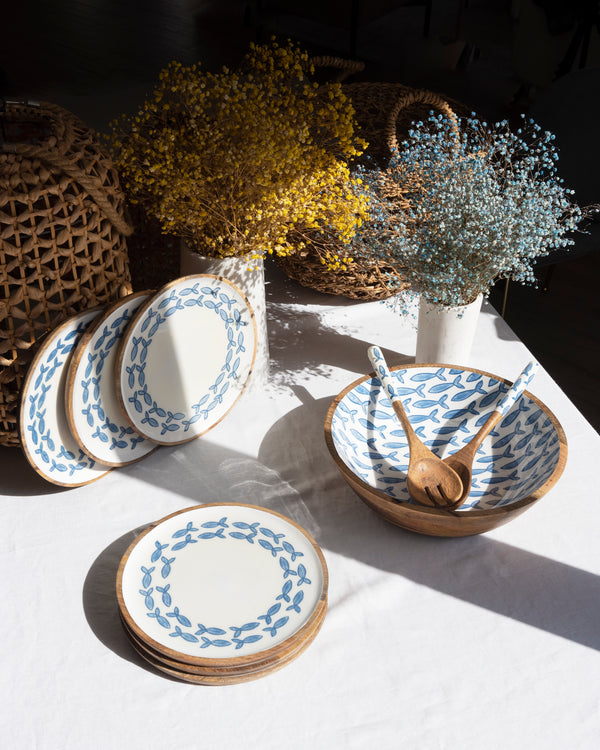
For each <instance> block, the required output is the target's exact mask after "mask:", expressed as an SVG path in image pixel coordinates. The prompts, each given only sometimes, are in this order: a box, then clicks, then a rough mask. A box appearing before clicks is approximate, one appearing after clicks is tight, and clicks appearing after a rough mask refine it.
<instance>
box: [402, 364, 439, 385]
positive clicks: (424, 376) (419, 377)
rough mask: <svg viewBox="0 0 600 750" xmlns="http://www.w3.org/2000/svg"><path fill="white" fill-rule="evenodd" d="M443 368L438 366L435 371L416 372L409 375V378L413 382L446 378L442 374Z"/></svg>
mask: <svg viewBox="0 0 600 750" xmlns="http://www.w3.org/2000/svg"><path fill="white" fill-rule="evenodd" d="M444 372H445V371H444V368H443V367H440V369H439V370H436V371H435V372H418V373H417V374H416V375H411V377H410V380H412V381H413V382H415V383H420V382H423V381H427V380H434V379H437V380H444V381H445V380H446V378H445V375H444Z"/></svg>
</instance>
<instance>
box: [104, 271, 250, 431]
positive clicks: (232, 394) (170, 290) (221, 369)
mask: <svg viewBox="0 0 600 750" xmlns="http://www.w3.org/2000/svg"><path fill="white" fill-rule="evenodd" d="M255 351H256V324H255V322H254V315H253V313H252V310H251V309H250V307H249V305H248V302H247V300H246V298H245V297H244V296H243V294H242V293H241V292H240V291H239V290H238V289H237V287H235V286H233V284H230V283H229V282H228V281H226V280H225V279H222V278H219V277H217V276H208V275H206V276H204V275H197V276H185V277H183V278H180V279H176V280H175V281H173V282H171V283H170V284H167V285H166V286H165V287H163V288H162V289H161V291H160V292H158V294H157V295H156V296H154V297H153V298H151V299H150V300H148V301H147V302H146V303H145V304H143V305H142V306H141V307H140V309H139V310H138V312H137V313H136V315H135V318H134V319H133V321H132V323H131V325H130V326H129V327H128V329H127V332H126V334H125V336H124V337H123V340H122V342H121V345H120V348H119V353H118V364H117V368H118V374H117V392H118V395H119V398H120V401H121V405H122V408H123V410H124V411H125V413H126V415H127V417H128V419H129V420H130V421H131V424H132V425H133V427H135V429H136V430H137V431H138V432H139V433H140V434H142V435H144V436H145V437H147V438H148V439H150V440H153V441H154V442H156V443H160V444H163V445H168V444H172V443H183V442H185V441H187V440H192V439H193V438H195V437H198V435H201V434H202V433H204V432H206V431H207V430H209V429H210V428H211V427H213V426H214V425H215V424H217V422H219V421H220V420H221V419H222V418H223V417H224V416H225V415H226V414H227V412H228V411H229V410H230V409H231V408H232V406H233V405H234V403H235V402H236V401H237V399H238V398H239V396H240V395H241V393H242V390H243V388H244V386H245V384H246V381H247V379H248V377H249V375H250V372H251V370H252V365H253V363H254V355H255Z"/></svg>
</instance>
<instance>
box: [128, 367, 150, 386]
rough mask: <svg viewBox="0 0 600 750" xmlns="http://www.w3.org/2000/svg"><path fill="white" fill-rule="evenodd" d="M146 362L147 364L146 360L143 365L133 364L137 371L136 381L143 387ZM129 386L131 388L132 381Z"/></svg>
mask: <svg viewBox="0 0 600 750" xmlns="http://www.w3.org/2000/svg"><path fill="white" fill-rule="evenodd" d="M147 364H148V363H147V362H144V364H143V365H135V369H136V370H137V373H138V383H139V384H140V387H141V388H144V386H145V385H146V365H147ZM130 387H131V388H133V383H132V384H131V386H130Z"/></svg>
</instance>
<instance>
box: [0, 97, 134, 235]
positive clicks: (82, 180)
mask: <svg viewBox="0 0 600 750" xmlns="http://www.w3.org/2000/svg"><path fill="white" fill-rule="evenodd" d="M6 104H10V105H14V106H17V107H25V108H35V109H36V111H37V112H39V113H40V114H42V116H46V117H47V119H48V120H50V122H51V123H52V128H53V132H52V135H50V137H49V138H48V139H47V140H46V141H45V142H44V143H42V144H35V145H34V144H28V143H16V144H15V143H7V142H3V143H1V144H0V151H7V152H9V153H13V154H18V155H19V156H23V157H25V158H27V159H39V160H40V161H43V162H44V163H45V164H47V165H48V166H51V167H55V168H57V169H59V170H61V171H62V172H64V173H65V174H67V175H68V176H69V177H71V178H72V179H73V180H74V181H76V182H77V183H78V184H79V185H80V186H81V187H82V188H83V189H84V190H85V191H86V193H88V195H89V196H90V197H91V198H92V200H93V201H94V203H95V204H96V205H97V206H98V208H100V210H101V211H102V213H103V214H104V216H106V218H107V219H108V220H109V221H110V223H111V224H112V225H113V226H114V227H115V229H116V230H117V231H118V232H120V233H121V234H122V235H124V236H129V235H130V234H132V232H133V227H131V226H130V224H128V222H127V221H125V219H124V218H123V216H122V215H121V214H120V213H119V212H118V211H117V210H116V209H115V207H114V206H113V205H112V203H111V202H110V201H109V200H108V199H107V198H106V196H105V195H104V193H103V191H102V190H101V186H100V185H99V181H98V180H97V179H95V178H94V177H93V176H91V175H87V174H85V172H84V171H83V170H82V169H81V167H79V166H78V164H77V158H73V157H69V156H68V152H69V149H70V148H71V146H72V144H73V142H74V140H75V128H74V125H73V123H74V120H73V119H72V118H71V117H68V116H65V110H63V109H62V108H61V107H59V106H57V105H55V104H51V103H48V102H43V103H39V104H38V103H37V102H6Z"/></svg>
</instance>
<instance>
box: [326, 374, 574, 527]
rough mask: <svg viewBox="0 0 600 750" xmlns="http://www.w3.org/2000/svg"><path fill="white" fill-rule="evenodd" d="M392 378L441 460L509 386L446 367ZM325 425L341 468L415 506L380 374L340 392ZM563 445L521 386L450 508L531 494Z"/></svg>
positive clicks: (403, 446)
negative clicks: (466, 491)
mask: <svg viewBox="0 0 600 750" xmlns="http://www.w3.org/2000/svg"><path fill="white" fill-rule="evenodd" d="M392 376H393V381H394V384H395V389H396V392H397V393H398V395H399V396H400V397H401V399H402V403H403V405H404V408H405V410H406V412H407V414H408V418H409V420H410V422H411V424H412V426H413V427H414V429H415V432H416V433H417V435H418V436H419V438H420V439H421V440H422V441H423V443H425V445H426V446H428V447H429V448H430V449H431V450H432V451H433V452H434V453H435V454H436V455H438V456H439V457H440V458H444V457H445V456H448V455H450V454H452V453H454V452H456V451H457V450H459V449H460V448H462V447H463V445H464V444H465V443H467V442H468V441H469V440H470V439H471V438H472V437H473V436H474V435H475V434H476V433H477V432H478V431H479V429H480V427H481V426H482V425H483V424H484V422H485V421H486V420H487V418H488V417H489V415H490V414H491V412H492V411H493V410H494V407H495V406H496V404H498V403H499V402H500V401H501V399H502V397H503V395H504V394H505V393H506V391H507V390H508V389H509V387H510V385H511V384H510V383H509V382H508V381H506V380H503V379H502V378H499V377H496V376H494V375H492V374H490V373H486V372H482V371H479V370H472V369H463V368H455V367H450V366H444V365H408V366H404V367H394V368H392ZM325 429H326V435H327V436H328V446H329V449H330V451H331V453H332V455H333V457H334V458H335V459H336V461H337V462H338V464H339V465H340V468H342V470H343V471H349V472H350V474H351V475H352V477H353V478H354V479H356V480H358V481H359V483H364V484H366V485H367V486H368V487H369V488H372V489H373V490H375V492H376V494H377V495H378V496H379V497H380V498H382V499H384V498H387V499H389V500H390V501H392V502H396V503H403V504H407V505H415V504H414V501H412V500H411V498H410V497H409V495H408V490H407V487H406V473H407V470H408V463H409V455H410V454H409V449H408V444H407V441H406V437H405V434H404V431H403V430H402V427H401V425H400V423H399V421H398V419H397V417H396V415H395V413H394V410H393V407H392V404H391V401H390V399H389V398H387V397H386V393H385V391H384V390H383V388H382V386H381V383H380V381H379V379H378V378H377V377H375V376H366V377H364V378H362V379H360V380H359V381H357V382H356V383H354V384H352V385H351V386H349V387H348V388H347V389H346V390H345V391H343V392H342V393H341V394H340V395H339V396H338V398H337V399H336V400H335V401H334V402H333V404H332V406H331V408H330V410H329V414H328V416H327V420H326V425H325ZM563 446H564V449H565V450H566V441H565V440H564V433H563V432H562V429H561V428H560V425H559V424H558V421H557V420H556V418H555V417H554V415H552V414H551V412H549V410H548V409H547V408H546V407H545V406H544V405H543V404H542V403H541V402H540V401H539V400H538V399H535V398H534V397H532V396H531V394H529V393H528V392H527V391H525V392H524V394H523V395H522V396H521V397H520V398H519V399H518V401H517V402H516V403H515V404H514V405H513V406H512V408H511V409H510V410H509V411H508V412H507V413H506V415H505V416H504V418H503V419H502V420H501V421H500V422H499V423H498V424H497V425H496V427H495V428H494V429H493V430H492V432H491V433H490V434H489V435H488V436H487V437H486V438H485V440H484V441H483V444H482V445H481V447H480V448H479V450H478V452H477V454H476V457H475V461H474V463H473V482H472V487H471V492H470V495H469V497H468V498H467V500H466V502H465V503H464V505H463V506H462V507H461V508H460V509H459V510H457V511H455V513H456V514H458V515H461V514H468V513H469V512H470V511H474V510H475V511H482V510H483V511H487V510H492V509H496V508H505V507H507V506H510V505H511V504H514V503H519V502H520V501H522V500H523V499H525V498H528V497H531V496H532V495H533V494H535V493H537V492H539V491H540V489H541V488H542V487H543V486H545V485H546V484H547V483H548V481H549V480H550V478H551V477H554V478H556V472H557V471H562V465H563V463H564V462H563V461H562V451H563ZM419 507H420V506H419Z"/></svg>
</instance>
